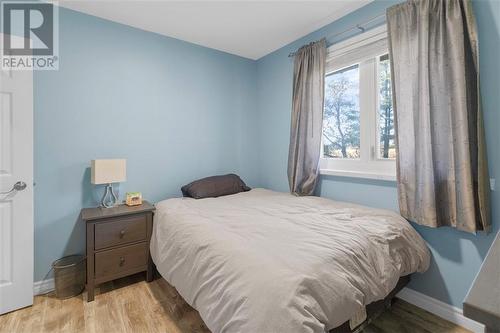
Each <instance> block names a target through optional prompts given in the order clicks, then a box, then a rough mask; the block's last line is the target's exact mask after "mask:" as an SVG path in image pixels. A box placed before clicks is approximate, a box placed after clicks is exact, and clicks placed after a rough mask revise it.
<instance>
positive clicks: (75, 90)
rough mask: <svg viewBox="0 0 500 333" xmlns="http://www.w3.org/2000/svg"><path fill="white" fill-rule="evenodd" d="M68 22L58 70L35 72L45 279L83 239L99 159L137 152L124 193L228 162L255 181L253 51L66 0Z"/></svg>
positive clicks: (39, 261) (152, 195)
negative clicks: (209, 44)
mask: <svg viewBox="0 0 500 333" xmlns="http://www.w3.org/2000/svg"><path fill="white" fill-rule="evenodd" d="M59 31H60V61H61V62H60V69H59V71H37V72H36V73H35V77H34V105H35V110H34V113H35V147H34V148H35V156H34V158H35V160H34V163H35V182H36V186H35V281H39V280H42V279H43V278H44V277H45V276H46V274H47V273H48V272H49V269H50V265H51V263H52V261H53V260H55V259H57V258H59V257H61V256H63V255H64V254H70V253H74V252H82V251H83V249H84V241H85V236H84V235H85V233H84V228H83V225H82V224H81V222H78V221H77V220H78V214H79V212H80V209H81V208H82V207H88V206H95V205H96V203H97V202H98V201H99V199H100V196H101V194H102V187H101V188H98V189H95V188H94V186H92V185H91V184H90V176H89V174H90V173H89V169H88V167H89V165H90V160H91V159H95V158H126V159H127V169H128V170H127V178H128V179H127V181H126V182H124V183H122V184H121V185H120V187H119V191H120V194H121V195H122V198H123V193H124V192H126V191H141V192H143V195H144V197H145V198H146V199H148V200H151V201H158V200H161V199H164V198H167V197H172V196H179V195H180V186H181V185H183V184H185V183H186V182H188V181H191V180H192V179H195V178H197V177H202V176H207V175H213V174H218V173H225V172H237V173H239V174H240V175H242V177H243V178H244V179H245V180H246V181H247V182H248V183H249V184H250V185H255V182H256V180H257V172H256V171H254V170H253V169H252V168H251V163H250V162H251V161H253V160H254V159H255V156H256V151H255V148H257V147H256V145H255V144H252V143H253V142H254V139H253V137H252V136H253V135H255V124H256V118H255V117H254V114H253V113H254V112H255V109H256V74H257V71H256V68H257V67H256V63H255V61H252V60H248V59H244V58H241V57H237V56H233V55H229V54H227V53H223V52H219V51H215V50H212V49H208V48H203V47H200V46H196V45H193V44H190V43H186V42H183V41H179V40H176V39H172V38H167V37H163V36H160V35H157V34H153V33H150V32H145V31H141V30H138V29H134V28H130V27H127V26H124V25H120V24H117V23H112V22H109V21H106V20H102V19H99V18H96V17H92V16H88V15H83V14H80V13H77V12H73V11H70V10H65V9H61V11H60V29H59Z"/></svg>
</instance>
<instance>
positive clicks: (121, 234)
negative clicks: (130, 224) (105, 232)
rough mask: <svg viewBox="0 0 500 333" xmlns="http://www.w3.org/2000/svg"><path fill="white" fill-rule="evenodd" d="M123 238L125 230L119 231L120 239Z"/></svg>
mask: <svg viewBox="0 0 500 333" xmlns="http://www.w3.org/2000/svg"><path fill="white" fill-rule="evenodd" d="M123 236H125V230H122V231H120V238H123Z"/></svg>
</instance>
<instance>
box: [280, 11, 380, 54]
mask: <svg viewBox="0 0 500 333" xmlns="http://www.w3.org/2000/svg"><path fill="white" fill-rule="evenodd" d="M381 17H385V13H382V14H379V15H377V16H374V17H372V18H370V19H368V20H366V21H364V22H362V23H358V24H356V25H355V26H353V27H350V28H349V29H346V30H344V31H341V32H339V33H336V34H331V35H328V36H326V37H325V38H327V39H331V38H334V37H338V36H341V35H343V34H345V33H346V32H349V31H352V30H360V31H361V32H365V31H366V28H365V27H363V26H364V25H367V24H368V23H371V22H373V21H375V20H377V19H379V18H381ZM296 53H297V51H295V52H290V53H289V54H288V57H289V58H290V57H293V56H294V55H295V54H296Z"/></svg>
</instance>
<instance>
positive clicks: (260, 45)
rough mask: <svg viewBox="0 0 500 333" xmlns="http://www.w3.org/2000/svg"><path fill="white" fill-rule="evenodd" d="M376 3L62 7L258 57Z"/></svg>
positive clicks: (76, 3)
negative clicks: (369, 4) (368, 4)
mask: <svg viewBox="0 0 500 333" xmlns="http://www.w3.org/2000/svg"><path fill="white" fill-rule="evenodd" d="M371 1H372V0H330V1H248V0H247V1H245V0H238V1H209V0H204V1H167V0H163V1H160V0H156V1H130V0H108V1H102V0H100V1H97V0H93V1H89V0H86V1H82V0H60V1H59V4H60V5H61V6H63V7H67V8H71V9H74V10H77V11H80V12H83V13H87V14H91V15H94V16H98V17H102V18H105V19H108V20H112V21H116V22H119V23H123V24H127V25H130V26H133V27H136V28H140V29H144V30H147V31H152V32H156V33H159V34H162V35H165V36H170V37H174V38H178V39H182V40H185V41H188V42H191V43H194V44H199V45H203V46H206V47H210V48H213V49H217V50H221V51H225V52H228V53H232V54H236V55H239V56H242V57H246V58H250V59H259V58H260V57H263V56H265V55H266V54H269V53H271V52H273V51H274V50H277V49H279V48H280V47H282V46H284V45H286V44H288V43H290V42H292V41H294V40H296V39H298V38H300V37H303V36H305V35H307V34H308V33H310V32H312V31H314V30H316V29H318V28H320V27H322V26H324V25H326V24H328V23H330V22H333V21H334V20H336V19H338V18H340V17H342V16H344V15H346V14H348V13H350V12H352V11H354V10H356V9H358V8H360V7H362V6H364V5H366V4H367V3H369V2H371Z"/></svg>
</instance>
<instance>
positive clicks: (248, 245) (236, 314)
mask: <svg viewBox="0 0 500 333" xmlns="http://www.w3.org/2000/svg"><path fill="white" fill-rule="evenodd" d="M151 257H152V259H153V262H154V263H155V265H156V268H157V270H158V272H159V273H160V274H161V275H162V277H163V278H165V279H166V280H167V281H168V282H169V283H170V284H171V285H173V286H174V287H175V288H176V289H177V290H178V292H179V293H180V295H181V296H182V297H183V298H184V299H185V300H186V301H187V302H188V303H189V304H190V305H191V306H193V307H194V308H195V309H196V310H198V312H199V313H200V315H201V317H202V319H203V320H204V322H205V324H206V325H207V327H208V328H209V329H210V330H211V331H212V332H214V333H216V332H261V333H265V332H328V331H331V330H333V329H335V328H342V327H344V328H345V327H346V325H347V326H348V327H350V328H351V329H353V328H356V327H359V326H360V324H361V323H363V321H364V320H365V319H366V312H367V306H368V309H370V306H372V305H373V304H380V303H381V302H383V300H384V299H387V297H388V296H392V295H391V292H392V294H393V293H394V292H395V291H397V290H398V287H399V288H401V284H402V283H403V285H404V282H405V281H407V279H405V278H404V277H407V276H408V275H409V274H412V273H415V272H424V271H425V270H426V269H427V268H428V266H429V260H430V255H429V251H428V249H427V246H426V244H425V242H424V241H423V239H422V238H421V237H420V236H419V235H418V233H417V232H416V231H415V230H414V229H413V228H412V227H411V225H410V224H409V223H408V222H407V221H406V220H404V219H403V218H402V217H401V216H399V215H398V214H396V213H394V212H391V211H387V210H380V209H374V208H368V207H364V206H359V205H354V204H349V203H344V202H336V201H332V200H328V199H325V198H319V197H296V196H293V195H290V194H287V193H280V192H273V191H269V190H265V189H253V190H251V191H249V192H242V193H238V194H234V195H228V196H224V197H219V198H209V199H201V200H195V199H191V198H175V199H168V200H165V201H161V202H159V203H158V204H157V205H156V214H155V217H154V227H153V235H152V239H151ZM398 282H399V284H398Z"/></svg>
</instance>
